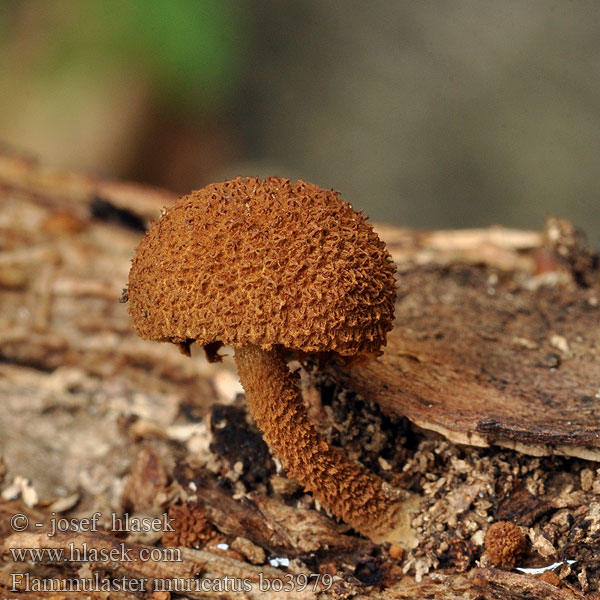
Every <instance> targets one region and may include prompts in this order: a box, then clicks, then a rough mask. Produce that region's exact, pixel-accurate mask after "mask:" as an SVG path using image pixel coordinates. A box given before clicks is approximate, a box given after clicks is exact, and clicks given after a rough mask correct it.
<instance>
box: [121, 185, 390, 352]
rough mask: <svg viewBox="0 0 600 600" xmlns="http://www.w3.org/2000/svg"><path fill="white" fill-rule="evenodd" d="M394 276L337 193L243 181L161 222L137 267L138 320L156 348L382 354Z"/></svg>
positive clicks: (132, 307)
mask: <svg viewBox="0 0 600 600" xmlns="http://www.w3.org/2000/svg"><path fill="white" fill-rule="evenodd" d="M394 272H395V266H394V264H393V262H392V260H391V257H390V255H389V253H388V252H387V250H386V248H385V245H384V244H383V242H382V241H381V240H380V239H379V238H378V237H377V234H376V233H375V232H374V231H373V229H372V227H371V225H369V224H367V222H366V217H364V216H363V215H362V214H361V213H356V212H355V211H354V210H353V209H352V207H351V206H350V204H348V203H346V202H344V201H343V200H341V199H340V198H339V197H338V194H337V193H336V192H334V191H332V190H324V189H320V188H319V187H317V186H315V185H312V184H310V183H306V182H303V181H297V182H295V183H292V182H290V181H289V180H286V179H280V178H277V177H269V178H267V179H257V178H253V177H248V178H238V179H234V180H231V181H226V182H224V183H216V184H211V185H209V186H207V187H205V188H203V189H202V190H199V191H197V192H193V193H191V194H189V195H187V196H184V197H183V198H180V199H179V200H178V201H177V202H176V203H175V204H174V205H173V206H171V207H170V208H169V209H167V210H166V211H165V212H164V214H163V215H162V216H161V217H160V219H158V221H156V222H155V223H154V224H153V226H152V228H151V230H150V231H149V232H148V233H147V234H146V236H145V238H144V239H143V240H142V242H141V243H140V245H139V246H138V248H137V250H136V254H135V257H134V259H133V264H132V267H131V271H130V274H129V285H128V296H129V300H130V304H129V312H130V314H131V316H132V318H133V327H134V329H135V330H136V331H137V333H138V334H139V335H140V336H141V337H142V338H146V339H151V340H158V341H170V342H174V343H186V342H189V341H191V340H193V341H195V342H197V343H198V344H202V345H204V346H206V345H207V344H215V343H223V344H228V345H233V346H237V345H242V344H248V343H250V344H255V345H257V346H261V347H262V348H263V349H266V350H268V349H270V348H272V347H273V346H274V345H278V344H280V345H283V346H285V347H287V348H289V349H293V350H298V351H303V352H309V353H313V352H337V353H338V354H340V355H344V356H350V355H376V354H378V353H379V349H380V347H381V346H382V345H383V344H384V343H385V336H386V334H387V332H388V331H389V330H390V329H391V327H392V321H393V313H394V303H395V296H396V287H395V281H394Z"/></svg>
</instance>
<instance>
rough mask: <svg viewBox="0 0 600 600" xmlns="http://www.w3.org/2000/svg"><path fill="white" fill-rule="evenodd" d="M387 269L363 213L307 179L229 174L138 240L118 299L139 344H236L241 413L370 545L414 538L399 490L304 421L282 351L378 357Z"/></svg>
mask: <svg viewBox="0 0 600 600" xmlns="http://www.w3.org/2000/svg"><path fill="white" fill-rule="evenodd" d="M394 274H395V265H394V263H393V261H392V259H391V257H390V255H389V253H388V252H387V250H386V248H385V245H384V243H383V242H382V241H381V240H380V239H379V238H378V236H377V234H376V233H375V232H374V231H373V229H372V227H371V226H370V225H369V224H367V222H366V217H365V216H363V215H362V213H357V212H355V211H354V210H353V209H352V207H351V205H350V204H348V203H346V202H344V201H343V200H342V199H341V198H340V197H339V195H338V193H337V192H334V191H333V190H325V189H321V188H319V187H317V186H315V185H313V184H310V183H306V182H303V181H297V182H295V183H293V182H290V181H289V180H286V179H280V178H277V177H269V178H267V179H257V178H253V177H247V178H237V179H233V180H230V181H226V182H224V183H215V184H211V185H209V186H207V187H205V188H203V189H202V190H200V191H196V192H192V193H191V194H189V195H187V196H184V197H182V198H180V199H179V200H178V201H177V202H176V203H175V204H174V205H173V206H171V207H170V208H168V209H166V210H165V211H164V212H163V214H162V215H161V217H160V218H159V219H158V220H157V221H156V222H155V223H153V225H152V228H151V229H150V231H148V232H147V233H146V236H145V237H144V239H143V240H142V242H141V243H140V245H139V246H138V248H137V250H136V253H135V257H134V259H133V262H132V267H131V271H130V274H129V283H128V289H127V294H128V297H129V301H130V305H129V313H130V315H131V317H132V319H133V328H134V329H135V330H136V332H137V333H138V335H140V336H141V337H142V338H144V339H149V340H157V341H163V342H173V343H175V344H179V346H180V348H181V349H182V351H184V352H185V353H187V354H189V347H190V344H191V343H193V342H195V343H197V344H200V345H202V346H203V347H204V349H205V351H206V354H207V358H208V359H209V360H212V361H214V360H218V359H219V358H220V357H219V356H218V354H217V352H218V350H219V348H220V346H221V345H223V344H226V345H230V346H233V348H234V353H235V361H236V363H237V368H238V374H239V377H240V381H241V383H242V385H243V387H244V390H245V392H246V399H247V403H248V406H249V408H250V411H251V414H252V416H253V417H254V419H255V421H256V423H257V424H258V426H259V427H260V429H261V430H262V432H263V434H264V438H265V440H266V441H267V442H268V443H269V444H270V446H271V448H272V450H273V451H274V453H275V454H276V455H277V456H278V457H279V458H280V459H281V460H282V462H283V464H284V466H285V468H286V469H287V471H288V474H289V475H290V476H291V477H293V478H294V479H296V480H297V481H298V482H299V483H300V484H301V485H302V486H303V487H304V489H305V490H307V491H310V492H312V494H313V496H314V497H315V498H316V499H317V500H318V501H319V502H320V504H321V505H322V506H323V507H325V508H327V509H328V510H330V511H331V513H333V514H334V515H335V516H337V517H340V518H341V519H342V520H343V521H345V522H346V523H348V524H349V525H351V526H352V527H353V528H354V529H355V530H356V531H358V532H359V533H361V534H364V535H366V536H368V537H370V538H371V539H372V540H374V541H383V540H388V541H396V542H399V543H402V541H403V540H406V539H408V538H410V534H407V532H409V531H410V528H409V525H408V515H407V511H406V510H405V508H406V506H405V503H404V502H403V501H401V499H400V496H401V494H400V492H399V491H398V490H394V489H392V488H391V487H390V486H389V485H388V484H387V483H386V482H384V481H383V480H382V479H380V478H379V477H377V476H376V475H375V474H373V473H372V472H370V471H369V470H368V469H366V468H365V467H364V466H362V465H360V464H358V463H355V462H354V461H352V460H350V459H349V458H348V457H347V456H346V455H345V454H344V453H343V452H342V451H341V450H340V449H339V448H335V447H332V446H331V445H330V444H328V443H327V442H326V441H325V440H324V439H323V438H322V437H321V436H320V435H319V434H318V432H317V430H316V429H315V426H314V425H313V423H312V422H311V421H310V419H309V417H308V413H307V409H306V407H305V406H304V404H303V401H302V398H301V395H300V393H299V390H298V388H297V385H296V383H297V376H296V375H294V374H292V373H291V372H290V370H289V368H288V365H287V357H288V355H289V352H290V351H291V352H295V353H296V355H298V356H301V357H303V356H306V355H317V356H318V357H319V359H320V360H324V359H327V358H330V357H332V356H337V357H341V358H343V359H345V360H346V361H348V362H352V361H363V360H367V359H369V358H373V357H376V356H378V355H379V354H381V351H380V348H381V346H382V345H384V344H385V338H386V334H387V332H388V331H389V330H390V329H391V328H392V321H393V315H394V305H395V298H396V284H395V279H394Z"/></svg>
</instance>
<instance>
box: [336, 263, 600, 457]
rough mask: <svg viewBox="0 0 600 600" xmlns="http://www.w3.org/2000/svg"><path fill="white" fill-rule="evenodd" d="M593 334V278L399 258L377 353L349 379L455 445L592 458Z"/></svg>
mask: <svg viewBox="0 0 600 600" xmlns="http://www.w3.org/2000/svg"><path fill="white" fill-rule="evenodd" d="M554 273H556V274H558V275H560V274H561V271H559V269H558V265H557V268H556V271H554ZM562 274H563V275H564V273H562ZM599 337H600V288H599V287H598V286H590V287H587V288H581V287H578V286H577V284H576V283H575V282H573V281H571V280H569V279H566V278H564V277H556V278H555V279H554V280H551V279H548V278H547V277H546V278H545V279H542V280H536V279H535V278H529V279H527V280H526V281H524V282H523V283H520V282H519V281H518V280H516V278H513V277H509V278H503V277H502V276H501V275H498V274H497V273H495V272H491V271H490V270H489V267H470V268H465V267H464V266H460V265H455V266H448V267H445V268H443V269H439V268H427V267H425V268H413V269H409V268H406V269H403V270H402V272H401V274H400V277H399V300H398V309H397V318H396V324H395V327H394V330H393V331H392V333H391V334H390V335H389V337H388V345H387V348H386V349H385V353H384V355H383V357H382V358H381V359H380V360H378V361H376V362H372V363H370V364H369V365H366V366H365V367H363V368H361V369H357V370H354V371H352V372H350V373H349V374H348V378H349V385H350V386H351V387H354V388H355V389H357V390H358V391H360V392H361V393H362V394H363V395H364V396H365V397H367V398H369V399H370V400H372V401H374V402H377V403H378V404H379V405H381V406H382V407H383V408H384V410H386V411H388V412H392V413H395V414H402V415H405V416H407V417H408V418H409V419H411V421H413V422H414V423H416V424H417V425H419V426H421V427H424V428H427V429H432V430H434V431H438V432H440V433H443V434H444V435H446V436H447V437H448V438H450V439H451V440H452V441H454V442H457V443H463V444H475V445H480V446H485V445H489V444H491V443H494V444H499V445H502V446H505V447H512V448H516V449H518V450H519V451H525V452H528V453H531V454H535V455H544V454H552V453H556V454H566V455H570V456H581V457H584V458H588V459H591V460H600V409H599V408H598V405H599V399H600V386H599V384H598V382H599V381H600V349H599V348H598V344H597V340H598V338H599ZM341 376H343V374H341Z"/></svg>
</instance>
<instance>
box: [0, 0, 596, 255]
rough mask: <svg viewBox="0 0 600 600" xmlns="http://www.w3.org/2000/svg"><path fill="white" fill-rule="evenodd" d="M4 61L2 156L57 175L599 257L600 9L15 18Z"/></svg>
mask: <svg viewBox="0 0 600 600" xmlns="http://www.w3.org/2000/svg"><path fill="white" fill-rule="evenodd" d="M0 50H1V52H0V142H1V143H3V144H5V145H9V146H11V147H13V148H16V149H18V150H25V151H27V152H30V153H31V154H34V155H37V156H39V157H40V158H41V159H42V160H43V161H44V162H45V163H48V164H50V165H54V166H58V167H66V168H70V169H84V170H87V171H91V172H94V173H99V174H102V175H108V176H114V177H122V178H127V179H134V180H138V181H142V182H147V183H151V184H156V185H160V186H164V187H167V188H170V189H173V190H175V191H177V192H180V193H184V192H187V191H188V190H190V189H193V188H198V187H201V186H203V185H205V184H207V183H209V182H210V181H214V180H220V179H224V178H227V177H230V176H235V175H238V174H247V175H254V174H258V175H265V174H278V175H282V176H287V177H291V178H297V177H301V178H303V179H306V180H309V181H313V182H314V183H317V184H319V185H322V186H324V187H334V188H336V189H339V190H340V191H341V192H342V196H343V197H344V198H345V199H346V200H348V201H350V202H352V203H353V204H354V206H355V207H356V208H358V209H360V208H362V209H364V210H365V212H366V213H367V214H369V215H371V218H372V219H373V220H378V221H382V220H385V221H389V222H392V223H397V224H404V225H409V226H417V227H431V228H437V227H453V228H454V227H470V226H481V225H489V224H494V223H499V224H503V225H508V226H515V227H523V228H541V227H542V226H543V222H544V218H545V217H546V216H547V215H556V216H561V217H566V218H569V219H571V220H573V221H574V222H575V224H576V225H578V226H580V227H582V228H583V229H584V230H585V231H586V232H587V233H588V236H589V237H590V239H591V240H592V242H593V243H595V244H597V245H599V243H600V211H599V210H598V208H597V207H598V200H599V197H600V169H599V168H598V157H599V156H600V5H599V4H598V2H596V1H591V0H590V1H581V0H573V1H567V0H561V1H558V0H545V1H541V0H538V1H534V0H529V1H525V2H524V1H523V0H518V1H517V0H503V1H502V2H498V1H496V0H481V1H474V0H473V1H471V0H454V1H450V0H447V1H446V0H437V1H435V2H417V1H410V2H408V1H398V0H370V1H369V2H364V1H358V0H344V1H339V0H295V1H294V0H247V1H243V0H238V1H231V0H214V1H212V0H172V1H166V0H160V1H159V0H85V1H84V0H0Z"/></svg>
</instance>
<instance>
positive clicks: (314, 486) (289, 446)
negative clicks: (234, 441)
mask: <svg viewBox="0 0 600 600" xmlns="http://www.w3.org/2000/svg"><path fill="white" fill-rule="evenodd" d="M235 360H236V363H237V367H238V374H239V377H240V381H241V383H242V386H243V387H244V390H245V391H246V401H247V402H248V406H249V407H250V412H251V413H252V416H253V417H254V419H255V421H256V423H257V424H258V426H259V427H260V429H261V430H262V432H263V433H264V438H265V440H266V441H267V442H268V443H269V444H270V445H271V447H272V449H273V451H274V453H275V455H276V456H277V457H278V458H280V459H281V460H282V461H283V463H284V465H285V467H286V468H287V470H288V472H289V474H290V475H291V477H293V478H294V479H296V480H297V481H298V482H299V483H300V484H301V485H302V486H303V487H304V489H306V490H307V491H310V492H312V494H313V496H314V497H315V498H316V499H317V500H318V501H319V502H320V503H321V505H322V506H324V507H325V508H327V509H329V510H330V511H331V512H332V513H333V514H334V515H335V516H337V517H340V518H341V519H342V520H343V521H345V522H346V523H348V524H349V525H351V526H352V527H353V528H354V529H355V530H356V531H358V532H359V533H362V534H363V535H366V536H367V537H369V538H371V539H372V540H373V541H375V542H381V541H394V542H395V543H399V544H401V545H404V546H410V545H412V543H413V541H414V535H413V534H412V531H411V529H410V523H409V515H408V513H407V511H406V506H405V503H404V502H402V501H400V499H399V498H398V492H397V491H394V490H393V489H392V488H391V487H390V486H389V485H388V484H387V483H386V482H384V481H383V480H382V479H380V478H379V477H377V476H376V475H374V474H373V473H371V472H370V471H369V470H368V469H366V468H365V467H364V466H362V465H360V464H358V463H355V462H353V461H351V460H350V459H349V458H348V457H347V456H345V455H344V454H343V453H342V452H341V451H340V450H339V449H338V448H334V447H331V446H330V445H329V444H328V443H327V442H326V441H325V440H324V439H323V438H322V437H321V436H320V435H319V434H318V433H317V431H316V429H315V427H314V425H313V424H312V423H311V421H310V420H309V418H308V412H307V410H306V407H305V406H304V403H303V402H302V398H301V396H300V393H299V391H298V388H297V386H296V382H295V377H294V376H293V375H292V373H291V372H290V370H289V368H288V366H287V363H286V361H285V358H284V355H283V352H282V350H281V349H280V348H278V347H275V348H273V349H272V350H262V349H261V348H260V347H259V346H255V345H252V344H247V345H243V346H238V347H236V349H235Z"/></svg>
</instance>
